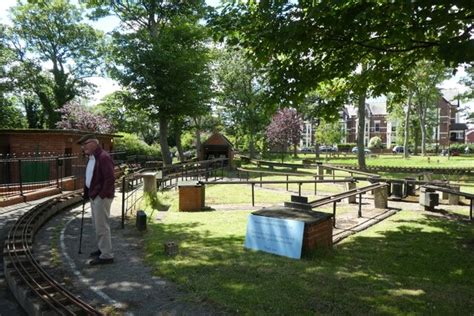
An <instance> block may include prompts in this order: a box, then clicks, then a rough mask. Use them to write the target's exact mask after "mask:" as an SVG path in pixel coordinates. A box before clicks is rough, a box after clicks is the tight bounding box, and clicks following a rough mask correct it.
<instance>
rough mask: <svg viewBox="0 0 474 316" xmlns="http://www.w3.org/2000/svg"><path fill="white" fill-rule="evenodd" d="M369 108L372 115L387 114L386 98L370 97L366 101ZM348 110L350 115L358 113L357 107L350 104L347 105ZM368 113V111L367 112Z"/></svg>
mask: <svg viewBox="0 0 474 316" xmlns="http://www.w3.org/2000/svg"><path fill="white" fill-rule="evenodd" d="M366 106H367V109H368V110H370V114H372V115H387V101H386V99H382V98H377V99H369V100H367V103H366ZM346 108H347V112H348V114H349V115H350V116H356V115H357V107H356V106H354V105H352V104H349V105H346ZM367 114H368V113H367Z"/></svg>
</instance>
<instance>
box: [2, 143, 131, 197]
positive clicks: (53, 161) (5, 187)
mask: <svg viewBox="0 0 474 316" xmlns="http://www.w3.org/2000/svg"><path fill="white" fill-rule="evenodd" d="M110 154H111V156H112V158H113V159H114V162H115V164H116V165H117V164H121V163H122V161H125V158H126V153H125V152H112V153H110ZM86 163H87V158H86V157H85V156H84V155H59V154H56V153H27V154H24V155H21V156H16V155H0V200H1V199H5V198H9V197H12V196H17V195H21V196H23V195H25V194H27V193H29V192H33V191H36V190H41V189H45V188H55V187H56V188H58V189H60V190H67V191H69V190H76V189H80V188H82V186H83V183H84V174H85V166H86Z"/></svg>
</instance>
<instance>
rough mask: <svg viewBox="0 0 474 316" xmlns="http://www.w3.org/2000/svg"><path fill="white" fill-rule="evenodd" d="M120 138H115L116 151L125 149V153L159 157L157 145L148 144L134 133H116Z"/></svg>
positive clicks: (159, 152)
mask: <svg viewBox="0 0 474 316" xmlns="http://www.w3.org/2000/svg"><path fill="white" fill-rule="evenodd" d="M118 134H119V135H121V136H122V137H121V138H116V139H115V148H114V150H116V151H126V152H127V155H145V156H152V157H156V158H158V157H161V150H160V148H159V147H158V146H157V145H152V146H150V145H148V144H147V143H145V142H144V141H142V140H141V139H139V138H138V136H137V135H135V134H128V133H118Z"/></svg>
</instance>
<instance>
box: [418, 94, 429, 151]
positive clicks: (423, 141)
mask: <svg viewBox="0 0 474 316" xmlns="http://www.w3.org/2000/svg"><path fill="white" fill-rule="evenodd" d="M427 108H428V102H425V104H420V128H421V155H422V156H426V124H425V123H426V113H427Z"/></svg>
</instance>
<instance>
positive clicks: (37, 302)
mask: <svg viewBox="0 0 474 316" xmlns="http://www.w3.org/2000/svg"><path fill="white" fill-rule="evenodd" d="M81 200H82V196H81V193H80V192H78V191H76V192H73V193H69V194H64V195H62V196H59V197H56V198H53V199H50V200H48V201H45V202H43V203H41V204H38V205H36V206H35V207H33V208H32V209H31V210H30V211H28V212H26V213H25V214H23V215H22V216H21V217H20V218H19V219H18V220H17V222H16V223H15V224H14V225H13V227H12V228H11V230H10V232H9V233H8V236H7V238H6V240H5V245H4V256H3V260H4V267H5V278H6V280H7V282H8V285H9V286H10V289H11V290H12V292H13V293H14V295H15V297H16V299H17V300H18V301H19V302H20V304H21V305H22V307H23V308H24V309H25V311H26V312H27V313H28V314H29V315H49V314H51V315H102V314H101V313H100V312H99V311H97V310H96V309H94V308H93V307H92V306H90V305H88V304H87V303H86V302H84V301H82V300H81V299H79V298H78V297H76V296H75V295H74V294H72V293H71V292H69V291H68V290H67V289H66V288H64V287H63V286H62V285H61V284H59V283H58V282H57V281H55V280H54V278H52V277H51V276H50V275H49V274H48V273H47V272H46V271H45V270H44V269H43V268H42V267H41V264H40V263H39V262H38V261H37V260H36V259H35V257H34V256H33V250H32V245H33V241H34V236H35V234H36V232H37V231H38V230H39V228H40V227H41V226H42V225H43V224H44V223H46V222H47V221H48V220H49V219H50V218H51V217H52V216H54V215H56V214H57V213H59V212H60V211H62V210H64V209H66V208H68V207H70V206H72V205H74V204H77V203H79V202H80V201H81Z"/></svg>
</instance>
